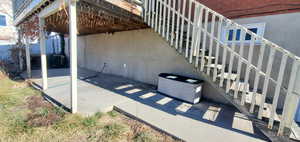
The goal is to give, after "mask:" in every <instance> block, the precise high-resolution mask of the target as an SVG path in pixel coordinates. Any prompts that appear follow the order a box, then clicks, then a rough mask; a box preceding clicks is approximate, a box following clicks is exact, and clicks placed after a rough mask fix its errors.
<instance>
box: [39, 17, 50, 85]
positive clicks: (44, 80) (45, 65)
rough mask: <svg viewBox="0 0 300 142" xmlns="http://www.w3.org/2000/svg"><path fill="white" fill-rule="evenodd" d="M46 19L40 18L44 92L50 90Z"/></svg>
mask: <svg viewBox="0 0 300 142" xmlns="http://www.w3.org/2000/svg"><path fill="white" fill-rule="evenodd" d="M44 27H45V19H44V18H39V28H40V51H41V68H42V78H43V90H46V89H47V88H48V81H47V56H46V41H45V31H44Z"/></svg>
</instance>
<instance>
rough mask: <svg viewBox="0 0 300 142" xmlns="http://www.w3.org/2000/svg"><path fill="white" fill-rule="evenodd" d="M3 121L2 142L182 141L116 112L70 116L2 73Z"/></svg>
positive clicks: (24, 83)
mask: <svg viewBox="0 0 300 142" xmlns="http://www.w3.org/2000/svg"><path fill="white" fill-rule="evenodd" d="M0 72H1V71H0ZM0 118H1V119H0V142H50V141H51V142H56V141H57V142H58V141H59V142H62V141H66V142H87V141H91V142H94V141H95V142H96V141H97V142H98V141H100V142H106V141H107V142H114V141H117V142H119V141H121V142H129V141H130V142H131V141H136V142H155V141H164V142H173V141H179V140H175V139H174V138H172V137H170V136H168V135H166V134H164V133H162V132H159V131H156V130H154V129H152V128H151V127H149V126H147V125H145V124H143V123H141V122H139V121H136V120H134V119H131V118H128V117H126V116H124V115H122V114H120V113H118V112H116V111H112V112H109V113H105V114H103V113H96V114H94V115H93V116H89V117H83V116H81V115H79V114H71V113H69V112H66V111H65V110H63V109H61V108H58V107H55V106H53V105H52V104H50V103H49V102H47V101H45V100H44V98H43V97H42V95H41V92H39V91H38V90H35V89H33V88H32V87H31V86H30V85H28V82H27V81H24V80H11V79H9V78H8V77H5V76H3V75H1V73H0Z"/></svg>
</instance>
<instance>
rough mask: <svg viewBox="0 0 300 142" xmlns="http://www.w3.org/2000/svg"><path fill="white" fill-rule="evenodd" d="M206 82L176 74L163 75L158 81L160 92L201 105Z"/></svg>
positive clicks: (160, 75)
mask: <svg viewBox="0 0 300 142" xmlns="http://www.w3.org/2000/svg"><path fill="white" fill-rule="evenodd" d="M203 83H204V81H202V80H198V79H194V78H189V77H184V76H180V75H175V74H169V73H161V74H159V79H158V92H160V93H162V94H165V95H167V96H170V97H173V98H176V99H179V100H182V101H185V102H189V103H192V104H196V103H199V101H200V99H201V92H202V85H203Z"/></svg>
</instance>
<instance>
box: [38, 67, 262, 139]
mask: <svg viewBox="0 0 300 142" xmlns="http://www.w3.org/2000/svg"><path fill="white" fill-rule="evenodd" d="M35 74H37V75H36V76H34V78H40V77H41V76H40V75H38V72H37V73H35ZM58 76H69V71H68V70H66V69H58V70H53V71H52V70H51V71H48V77H49V78H51V77H58ZM78 78H79V79H80V80H82V81H84V82H87V83H89V84H93V85H95V86H97V87H100V88H102V89H105V90H109V91H111V92H114V93H115V94H116V95H121V96H124V97H127V98H130V99H132V100H134V101H136V102H138V103H142V104H145V105H148V106H150V107H152V108H155V109H158V110H160V111H163V112H165V113H169V114H171V115H181V116H184V117H188V118H191V119H194V120H197V121H200V122H204V123H207V124H210V125H214V126H217V127H221V128H224V129H227V130H230V131H234V132H237V133H241V134H243V135H247V136H250V137H254V138H257V137H258V136H259V137H260V138H262V139H266V138H265V137H264V136H263V134H262V133H261V132H260V131H259V130H258V129H257V128H255V127H253V125H252V122H251V121H250V120H248V119H247V118H246V117H245V116H243V115H241V114H240V113H239V112H238V110H237V109H235V108H233V107H231V106H227V105H222V104H216V103H213V102H209V101H207V100H202V101H201V102H200V103H199V104H196V105H191V104H187V103H185V102H182V101H180V100H177V99H174V98H170V97H168V96H165V95H163V94H160V93H158V92H157V91H156V87H155V86H152V85H148V84H145V83H141V82H137V81H133V80H130V79H127V78H124V77H120V76H115V75H108V74H99V73H97V72H93V71H89V70H86V69H79V70H78ZM36 85H38V84H36ZM54 87H55V86H54ZM45 98H46V99H47V100H49V101H51V102H53V103H56V104H57V105H58V106H60V107H62V108H64V109H66V110H67V111H70V109H69V108H68V107H66V106H65V105H64V104H62V103H60V102H58V101H56V100H55V98H52V97H51V96H49V95H45ZM91 99H92V98H91ZM237 120H238V121H237ZM236 121H237V122H236ZM241 122H249V123H251V124H250V125H249V128H248V130H251V131H250V132H249V131H248V130H242V129H239V128H236V127H235V126H239V123H241Z"/></svg>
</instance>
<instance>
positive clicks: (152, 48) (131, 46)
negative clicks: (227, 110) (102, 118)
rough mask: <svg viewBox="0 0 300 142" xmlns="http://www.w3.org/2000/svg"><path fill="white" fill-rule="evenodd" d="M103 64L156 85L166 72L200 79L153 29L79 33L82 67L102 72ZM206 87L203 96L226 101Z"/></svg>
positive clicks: (119, 73) (112, 71)
mask: <svg viewBox="0 0 300 142" xmlns="http://www.w3.org/2000/svg"><path fill="white" fill-rule="evenodd" d="M104 63H106V68H105V69H104V73H108V74H114V75H120V76H124V77H127V78H131V79H134V80H137V81H140V82H145V83H148V84H153V85H157V82H158V74H160V73H163V72H166V73H175V74H178V75H184V76H189V77H194V78H199V79H201V77H200V76H199V75H198V74H197V73H196V72H195V71H193V66H192V65H191V64H189V63H187V62H186V61H185V60H184V58H183V57H182V56H181V55H178V54H177V52H176V51H175V50H174V49H172V48H171V47H170V46H169V45H168V43H167V42H165V40H164V39H163V38H161V37H160V36H159V35H158V34H157V33H155V32H153V31H152V30H151V29H144V30H135V31H126V32H117V33H114V34H97V35H89V36H80V37H79V38H78V64H79V66H80V67H84V68H88V69H91V70H97V71H100V70H101V69H102V67H103V65H104ZM203 90H204V92H203V94H204V98H208V99H211V100H214V101H217V102H221V103H227V102H226V101H225V100H224V98H223V97H222V96H221V95H218V93H217V92H216V91H214V90H213V89H211V87H210V86H209V85H208V84H205V86H204V89H203Z"/></svg>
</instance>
